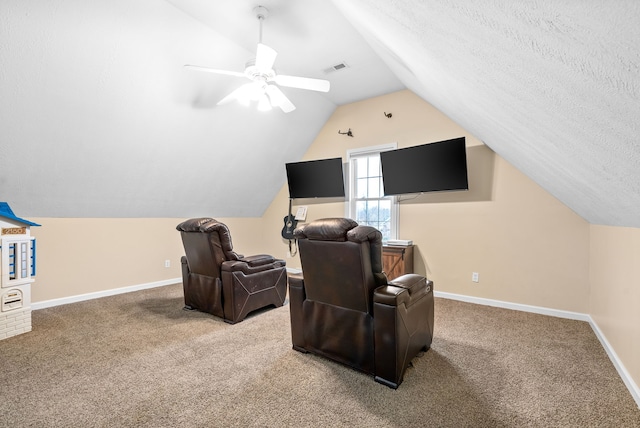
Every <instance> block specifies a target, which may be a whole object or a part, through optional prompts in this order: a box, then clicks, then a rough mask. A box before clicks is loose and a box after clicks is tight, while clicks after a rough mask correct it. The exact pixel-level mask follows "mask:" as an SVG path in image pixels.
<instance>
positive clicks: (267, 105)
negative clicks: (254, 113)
mask: <svg viewBox="0 0 640 428" xmlns="http://www.w3.org/2000/svg"><path fill="white" fill-rule="evenodd" d="M258 110H260V111H270V110H271V102H270V101H269V97H267V94H264V93H263V94H262V96H261V97H260V100H258Z"/></svg>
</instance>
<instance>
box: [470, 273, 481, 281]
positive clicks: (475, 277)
mask: <svg viewBox="0 0 640 428" xmlns="http://www.w3.org/2000/svg"><path fill="white" fill-rule="evenodd" d="M471 281H473V282H480V275H478V272H473V273H472V274H471Z"/></svg>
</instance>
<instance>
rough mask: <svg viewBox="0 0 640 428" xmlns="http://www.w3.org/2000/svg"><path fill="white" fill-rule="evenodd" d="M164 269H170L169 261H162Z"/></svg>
mask: <svg viewBox="0 0 640 428" xmlns="http://www.w3.org/2000/svg"><path fill="white" fill-rule="evenodd" d="M164 267H166V268H168V267H171V260H165V261H164Z"/></svg>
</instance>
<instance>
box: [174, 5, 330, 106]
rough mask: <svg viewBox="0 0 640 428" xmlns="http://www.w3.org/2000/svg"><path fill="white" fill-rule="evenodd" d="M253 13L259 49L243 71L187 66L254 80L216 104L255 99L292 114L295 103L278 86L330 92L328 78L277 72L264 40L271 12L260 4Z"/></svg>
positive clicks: (247, 103)
mask: <svg viewBox="0 0 640 428" xmlns="http://www.w3.org/2000/svg"><path fill="white" fill-rule="evenodd" d="M253 12H254V15H255V16H256V17H257V18H258V22H259V23H260V33H259V37H258V46H257V49H256V57H255V58H254V59H252V60H249V61H248V62H247V64H246V65H245V70H244V72H243V73H241V72H237V71H228V70H218V69H215V68H208V67H200V66H197V65H190V64H187V65H185V67H187V68H190V69H194V70H199V71H208V72H210V73H217V74H225V75H229V76H236V77H246V78H248V79H249V80H251V83H247V84H245V85H243V86H241V87H239V88H237V89H236V90H234V91H233V92H231V93H230V94H229V95H227V96H226V97H224V98H223V99H221V100H220V101H218V103H217V105H223V104H227V103H229V102H231V101H234V100H237V101H239V102H240V103H241V104H243V105H245V106H249V105H251V102H252V101H257V102H258V108H259V109H260V110H271V107H280V108H281V109H282V111H283V112H285V113H289V112H292V111H293V110H295V109H296V106H295V105H293V103H292V102H291V101H290V100H289V98H287V96H286V95H285V94H284V93H282V91H281V90H280V88H279V87H278V86H285V87H289V88H296V89H307V90H311V91H318V92H328V91H329V88H330V83H329V81H328V80H323V79H314V78H309V77H299V76H287V75H278V74H276V72H275V71H274V69H273V64H274V62H275V59H276V56H277V55H278V53H277V52H276V51H275V50H274V49H272V48H270V47H269V46H267V45H265V44H263V43H262V22H263V21H264V20H265V19H266V18H267V17H268V16H269V11H268V10H267V9H266V8H265V7H264V6H257V7H255V8H254V9H253ZM271 82H273V83H271Z"/></svg>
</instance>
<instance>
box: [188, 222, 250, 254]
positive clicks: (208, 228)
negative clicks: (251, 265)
mask: <svg viewBox="0 0 640 428" xmlns="http://www.w3.org/2000/svg"><path fill="white" fill-rule="evenodd" d="M176 229H177V230H179V231H180V232H199V233H212V232H217V233H218V235H219V236H220V245H221V246H222V250H223V251H224V254H225V257H226V258H227V260H239V258H240V255H238V254H236V252H235V251H233V243H232V241H231V232H229V228H228V227H227V225H226V224H224V223H221V222H219V221H218V220H216V219H214V218H211V217H201V218H192V219H189V220H185V221H183V222H182V223H180V224H179V225H178V226H176Z"/></svg>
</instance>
